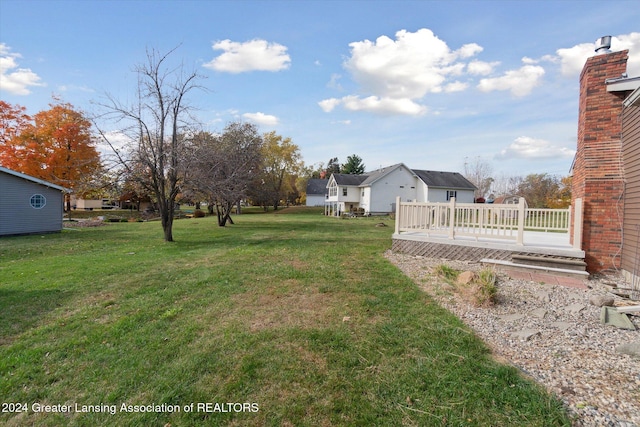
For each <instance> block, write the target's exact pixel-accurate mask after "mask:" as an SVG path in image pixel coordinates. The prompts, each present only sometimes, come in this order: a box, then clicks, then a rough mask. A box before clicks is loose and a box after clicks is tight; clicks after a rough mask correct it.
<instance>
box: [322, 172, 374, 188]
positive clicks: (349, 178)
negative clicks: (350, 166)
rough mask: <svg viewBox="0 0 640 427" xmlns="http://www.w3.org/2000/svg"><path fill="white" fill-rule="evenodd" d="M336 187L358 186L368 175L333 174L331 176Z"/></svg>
mask: <svg viewBox="0 0 640 427" xmlns="http://www.w3.org/2000/svg"><path fill="white" fill-rule="evenodd" d="M331 176H332V177H333V179H334V180H335V181H336V184H338V185H351V186H356V187H357V186H359V185H360V184H362V183H363V182H364V181H365V180H366V179H367V178H368V177H369V175H352V174H348V173H334V174H332V175H331Z"/></svg>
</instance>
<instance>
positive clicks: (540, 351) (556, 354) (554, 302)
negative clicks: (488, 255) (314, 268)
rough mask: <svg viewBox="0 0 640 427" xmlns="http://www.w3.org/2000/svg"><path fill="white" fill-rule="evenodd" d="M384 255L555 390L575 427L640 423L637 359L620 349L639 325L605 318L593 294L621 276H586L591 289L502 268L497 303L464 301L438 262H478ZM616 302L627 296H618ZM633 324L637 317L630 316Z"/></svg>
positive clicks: (464, 266)
mask: <svg viewBox="0 0 640 427" xmlns="http://www.w3.org/2000/svg"><path fill="white" fill-rule="evenodd" d="M385 256H386V257H387V258H388V259H389V260H390V261H391V262H392V263H393V264H395V265H396V266H397V267H398V268H400V269H401V270H402V271H403V272H404V273H405V274H406V275H407V276H408V277H410V278H411V279H412V280H413V281H414V282H415V283H416V284H417V285H418V286H420V287H421V288H422V289H423V290H424V291H426V292H427V293H429V294H430V295H431V296H432V297H433V298H434V299H435V300H436V301H438V302H439V303H440V304H441V305H442V306H443V307H446V308H447V309H448V310H450V311H451V312H453V313H454V314H455V315H456V316H458V317H459V318H460V319H461V320H462V321H463V322H464V323H465V324H467V325H468V326H469V327H471V328H472V329H473V330H474V331H475V332H476V333H477V335H478V336H480V337H481V338H482V339H483V340H484V341H485V342H486V343H487V344H488V345H489V347H490V348H491V349H492V352H493V354H494V355H495V357H496V358H497V359H498V360H500V361H504V362H506V363H510V364H512V365H513V366H515V367H516V368H518V369H519V370H520V371H522V372H523V373H524V374H525V375H528V376H529V377H531V378H532V379H534V380H535V381H537V382H539V383H540V384H542V385H544V386H545V387H546V388H547V389H548V390H549V391H551V392H552V393H554V394H556V395H557V396H558V397H559V398H560V399H561V400H562V401H563V402H564V403H565V405H566V406H567V408H568V410H569V412H570V414H571V415H572V417H574V422H573V425H574V426H623V427H631V426H635V427H638V426H640V359H638V358H634V357H632V356H629V355H626V354H621V353H619V352H617V351H616V348H618V347H619V346H620V345H622V344H627V343H631V342H637V341H640V331H638V330H636V331H631V330H624V329H618V328H616V327H614V326H609V325H602V324H601V323H600V312H601V308H600V307H596V306H595V305H592V304H591V303H590V302H589V300H590V297H592V296H593V295H608V296H613V295H611V294H610V293H609V292H608V291H609V290H611V288H610V286H611V285H612V284H614V283H616V284H619V285H620V286H623V283H624V282H623V281H622V279H621V278H620V277H617V276H602V277H599V278H597V279H593V280H589V281H587V282H586V283H587V287H588V289H576V288H570V287H564V286H559V285H549V284H542V283H537V282H533V281H528V280H522V279H511V278H509V277H508V276H506V275H505V274H502V273H500V272H498V282H497V286H498V296H497V303H496V304H495V305H494V306H492V307H489V308H478V307H473V306H471V305H470V304H468V303H465V302H464V301H463V300H462V299H461V298H460V297H459V296H457V294H456V293H455V292H454V289H453V287H452V286H450V285H447V284H446V283H445V282H444V281H443V280H442V279H440V278H438V277H437V275H435V274H433V268H434V267H436V266H438V265H441V264H446V265H448V266H449V267H452V268H454V269H456V270H460V271H478V270H480V269H482V268H483V267H482V266H481V265H480V264H478V263H469V262H461V261H450V260H441V259H429V258H423V257H415V256H409V255H403V254H396V253H392V252H391V251H388V252H387V253H386V254H385ZM614 299H615V304H616V305H620V304H623V299H622V298H619V297H614ZM629 318H630V319H631V321H632V323H633V324H634V325H635V326H636V328H640V317H637V316H629Z"/></svg>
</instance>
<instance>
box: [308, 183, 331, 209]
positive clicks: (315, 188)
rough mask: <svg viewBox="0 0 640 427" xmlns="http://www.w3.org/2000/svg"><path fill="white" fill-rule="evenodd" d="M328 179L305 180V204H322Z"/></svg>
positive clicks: (325, 199)
mask: <svg viewBox="0 0 640 427" xmlns="http://www.w3.org/2000/svg"><path fill="white" fill-rule="evenodd" d="M328 181H329V180H328V179H316V178H311V179H309V181H307V203H306V204H307V206H324V204H325V202H326V201H327V182H328Z"/></svg>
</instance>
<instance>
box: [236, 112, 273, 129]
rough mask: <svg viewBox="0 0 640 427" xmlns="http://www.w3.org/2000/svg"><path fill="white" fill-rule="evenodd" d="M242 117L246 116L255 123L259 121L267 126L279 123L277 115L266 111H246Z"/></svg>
mask: <svg viewBox="0 0 640 427" xmlns="http://www.w3.org/2000/svg"><path fill="white" fill-rule="evenodd" d="M242 117H244V118H245V119H247V120H249V121H252V122H254V123H257V124H259V125H265V126H275V125H277V124H278V122H279V120H278V118H277V117H276V116H272V115H270V114H264V113H260V112H257V113H244V114H243V115H242Z"/></svg>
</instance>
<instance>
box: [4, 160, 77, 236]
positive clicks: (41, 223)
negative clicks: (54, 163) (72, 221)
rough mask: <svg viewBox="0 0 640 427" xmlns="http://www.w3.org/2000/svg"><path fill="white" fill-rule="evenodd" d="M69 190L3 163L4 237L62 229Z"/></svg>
mask: <svg viewBox="0 0 640 427" xmlns="http://www.w3.org/2000/svg"><path fill="white" fill-rule="evenodd" d="M68 191H69V190H68V189H66V188H64V187H60V186H59V185H55V184H52V183H50V182H47V181H43V180H41V179H38V178H34V177H32V176H29V175H25V174H23V173H20V172H16V171H13V170H11V169H7V168H4V167H2V166H0V236H10V235H18V234H33V233H55V232H60V231H62V213H63V203H64V193H65V192H68Z"/></svg>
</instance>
